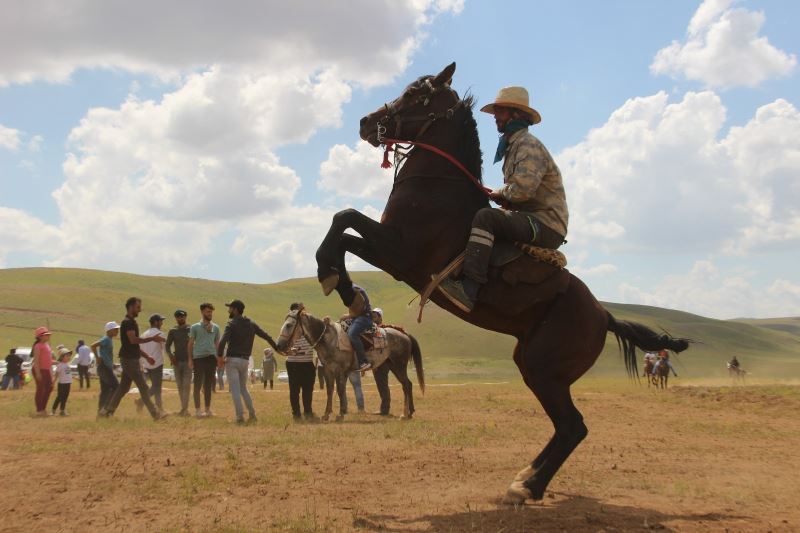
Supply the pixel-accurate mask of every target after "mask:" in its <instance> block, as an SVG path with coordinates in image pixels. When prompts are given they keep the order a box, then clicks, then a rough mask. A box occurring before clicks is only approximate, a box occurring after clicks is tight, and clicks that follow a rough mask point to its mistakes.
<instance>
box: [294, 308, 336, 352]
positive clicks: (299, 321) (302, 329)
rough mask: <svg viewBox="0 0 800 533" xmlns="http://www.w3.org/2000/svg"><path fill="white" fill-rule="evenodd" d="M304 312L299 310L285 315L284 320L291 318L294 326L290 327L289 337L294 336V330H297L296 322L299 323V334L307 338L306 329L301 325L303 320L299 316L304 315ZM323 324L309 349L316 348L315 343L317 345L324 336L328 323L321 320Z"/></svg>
mask: <svg viewBox="0 0 800 533" xmlns="http://www.w3.org/2000/svg"><path fill="white" fill-rule="evenodd" d="M304 314H305V311H300V312H299V313H297V314H295V315H292V313H289V314H288V315H286V319H285V320H286V321H287V322H288V321H289V319H290V318H291V319H292V320H294V327H293V328H292V332H291V333H290V334H289V335H288V337H289V339H291V338H292V337H293V336H294V332H295V331H296V330H297V326H298V324H299V325H300V334H301V335H302V336H303V337H306V339H308V335H307V334H306V329H305V326H303V321H302V319H301V318H300V317H301V315H304ZM323 324H324V325H325V327H323V328H322V333H321V334H320V336H319V338H318V339H317V340H316V342H314V344H312V345H311V349H312V350H313V349H314V348H316V347H317V345H319V343H320V342H322V339H323V338H324V337H325V333H327V332H328V324H327V323H325V322H324V321H323Z"/></svg>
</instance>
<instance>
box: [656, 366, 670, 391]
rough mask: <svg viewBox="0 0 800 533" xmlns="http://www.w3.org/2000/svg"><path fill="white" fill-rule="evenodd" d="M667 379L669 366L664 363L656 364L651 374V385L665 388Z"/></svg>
mask: <svg viewBox="0 0 800 533" xmlns="http://www.w3.org/2000/svg"><path fill="white" fill-rule="evenodd" d="M668 381H669V367H668V366H667V365H666V364H661V365H656V367H655V374H653V385H656V387H659V388H661V389H666V388H667V382H668Z"/></svg>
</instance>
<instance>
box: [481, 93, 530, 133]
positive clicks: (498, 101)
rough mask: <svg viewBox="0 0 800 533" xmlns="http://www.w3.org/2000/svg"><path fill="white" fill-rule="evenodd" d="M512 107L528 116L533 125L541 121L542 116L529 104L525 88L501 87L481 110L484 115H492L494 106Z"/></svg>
mask: <svg viewBox="0 0 800 533" xmlns="http://www.w3.org/2000/svg"><path fill="white" fill-rule="evenodd" d="M497 105H499V106H503V107H513V108H514V109H519V110H520V111H524V112H525V113H527V114H528V115H530V118H531V120H532V121H533V123H534V124H538V123H539V122H541V121H542V116H541V115H540V114H539V112H538V111H536V110H535V109H534V108H532V107H531V106H530V104H529V99H528V91H527V90H525V87H503V88H502V89H500V92H499V93H497V97H496V98H495V99H494V102H492V103H491V104H486V105H485V106H483V107H482V108H481V111H483V112H484V113H489V114H492V115H493V114H494V106H497Z"/></svg>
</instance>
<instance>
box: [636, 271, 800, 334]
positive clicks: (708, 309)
mask: <svg viewBox="0 0 800 533" xmlns="http://www.w3.org/2000/svg"><path fill="white" fill-rule="evenodd" d="M752 277H753V276H752V275H749V274H747V273H741V272H725V271H721V270H720V269H719V268H718V267H717V266H716V265H714V264H713V263H712V262H711V261H708V260H701V261H696V262H695V263H694V265H693V266H692V268H691V270H690V271H689V272H687V273H682V274H675V275H670V276H666V277H665V278H664V279H663V280H662V281H661V282H660V283H658V284H657V285H656V286H654V287H652V288H640V287H637V286H634V285H629V284H622V285H620V296H621V297H622V298H623V299H624V300H625V301H627V302H630V303H639V304H644V305H652V306H657V307H669V308H673V309H681V310H685V311H689V312H692V313H695V314H699V315H703V316H710V317H714V318H723V319H726V318H736V317H767V316H797V315H800V286H798V285H797V284H795V283H792V282H790V281H787V280H784V279H777V280H775V281H774V282H772V283H771V284H770V285H769V286H767V287H766V288H761V287H758V286H756V285H755V284H754V283H753V280H752V279H751V278H752Z"/></svg>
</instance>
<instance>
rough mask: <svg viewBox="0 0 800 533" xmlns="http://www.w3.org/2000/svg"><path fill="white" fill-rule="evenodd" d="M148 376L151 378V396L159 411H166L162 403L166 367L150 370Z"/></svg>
mask: <svg viewBox="0 0 800 533" xmlns="http://www.w3.org/2000/svg"><path fill="white" fill-rule="evenodd" d="M146 376H147V377H148V378H150V384H151V386H150V396H151V397H152V398H153V399H154V400H155V402H156V407H158V409H159V411H163V410H164V405H163V404H162V403H161V384H162V383H163V382H164V365H161V366H159V367H156V368H148V369H147V374H146Z"/></svg>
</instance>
